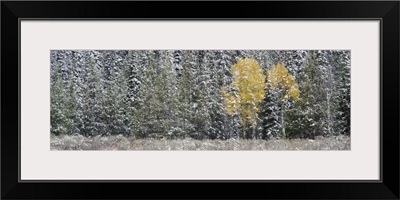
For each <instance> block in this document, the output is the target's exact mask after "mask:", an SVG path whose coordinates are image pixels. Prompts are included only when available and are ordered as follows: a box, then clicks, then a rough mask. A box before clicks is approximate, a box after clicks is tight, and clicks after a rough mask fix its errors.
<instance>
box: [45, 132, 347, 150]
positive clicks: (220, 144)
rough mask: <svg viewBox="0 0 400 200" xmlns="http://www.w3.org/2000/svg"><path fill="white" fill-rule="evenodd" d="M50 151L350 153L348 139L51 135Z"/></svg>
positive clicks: (345, 137)
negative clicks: (312, 151)
mask: <svg viewBox="0 0 400 200" xmlns="http://www.w3.org/2000/svg"><path fill="white" fill-rule="evenodd" d="M50 149H51V150H210V151H213V150H350V137H347V136H338V137H325V138H317V139H315V140H310V139H292V140H275V139H272V140H236V139H230V140H193V139H183V140H157V139H139V140H135V139H134V138H129V137H124V136H108V137H92V138H87V137H84V136H81V135H76V136H67V135H60V136H56V135H53V134H52V135H51V136H50Z"/></svg>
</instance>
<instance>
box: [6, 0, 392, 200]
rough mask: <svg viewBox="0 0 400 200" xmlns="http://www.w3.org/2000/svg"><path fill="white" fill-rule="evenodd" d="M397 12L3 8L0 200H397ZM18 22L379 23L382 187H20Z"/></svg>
mask: <svg viewBox="0 0 400 200" xmlns="http://www.w3.org/2000/svg"><path fill="white" fill-rule="evenodd" d="M399 7H400V3H399V2H398V1H352V2H346V1H336V2H335V1H304V2H301V1H293V2H290V1H281V2H277V1H254V2H240V1H231V2H227V1H218V2H211V1H203V2H194V1H193V2H189V1H185V2H183V1H171V2H167V1H159V2H155V1H147V2H139V1H115V2H107V1H85V2H82V1H70V2H65V1H59V2H57V1H2V2H1V50H2V51H1V74H2V76H1V78H2V81H1V83H2V87H1V90H2V92H1V93H2V98H1V102H2V103H1V104H2V115H1V116H2V117H1V119H2V120H1V121H2V123H1V198H2V199H86V198H87V199H122V198H127V199H171V198H172V199H182V198H188V199H193V198H196V199H205V198H218V199H222V198H224V199H253V198H259V199H260V198H261V199H399V66H400V65H399ZM153 8H157V9H153ZM160 8H162V9H160ZM21 19H69V20H80V19H93V20H97V19H106V20H109V19H113V20H115V19H119V20H124V19H139V20H140V19H146V20H151V19H175V20H176V19H178V20H200V19H201V20H214V19H226V20H230V19H236V20H268V19H275V20H286V19H292V20H293V19H306V20H320V19H324V20H326V19H335V20H349V19H357V20H363V19H378V20H380V21H381V27H380V28H381V51H380V55H381V66H380V67H381V69H380V71H381V83H380V89H381V90H380V94H381V97H380V102H381V103H380V108H381V110H380V113H381V116H380V124H381V159H380V160H381V180H380V181H361V180H358V181H251V180H249V181H135V182H133V181H51V182H50V181H47V182H46V181H44V182H38V181H23V182H22V181H20V176H19V159H20V157H19V148H20V145H19V144H20V143H19V137H18V135H19V133H20V131H21V126H20V113H21V106H20V102H21V93H20V92H21V88H20V83H21V79H20V66H19V64H20V60H19V52H20V43H19V35H20V33H19V31H20V30H19V25H20V20H21ZM17 74H18V79H17V78H16V76H17ZM17 80H18V84H15V83H16V81H17ZM17 119H18V121H17ZM17 125H18V129H16V127H17ZM147 189H150V190H152V191H154V192H151V193H149V192H148V190H147Z"/></svg>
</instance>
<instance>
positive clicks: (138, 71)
mask: <svg viewBox="0 0 400 200" xmlns="http://www.w3.org/2000/svg"><path fill="white" fill-rule="evenodd" d="M277 63H278V64H277ZM50 69H51V70H50V85H51V88H50V95H51V106H50V112H51V119H50V120H51V133H53V134H81V135H84V136H88V137H92V136H95V135H118V134H123V135H126V136H133V137H135V138H138V139H139V138H149V137H153V138H159V139H178V138H187V137H190V138H194V139H230V138H239V137H241V138H256V139H260V138H263V139H268V138H270V137H290V138H296V137H309V138H313V137H315V136H317V135H338V134H350V51H341V50H340V51H339V50H100V51H96V50H52V51H50ZM264 72H268V73H267V74H264ZM267 75H268V76H267ZM246 129H247V130H246ZM242 133H243V135H242V136H240V134H242Z"/></svg>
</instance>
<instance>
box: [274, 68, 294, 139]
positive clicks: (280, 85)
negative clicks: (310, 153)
mask: <svg viewBox="0 0 400 200" xmlns="http://www.w3.org/2000/svg"><path fill="white" fill-rule="evenodd" d="M267 75H268V81H267V85H268V86H270V88H271V89H272V90H273V91H274V92H276V93H277V94H278V96H279V99H280V101H281V108H282V109H281V120H282V121H281V123H282V134H283V136H284V137H286V133H285V125H284V122H285V121H284V118H283V112H284V111H283V109H284V104H285V103H286V102H287V101H288V100H289V99H290V98H292V99H293V100H295V101H297V100H298V99H299V96H300V90H299V86H298V85H297V83H296V81H295V77H294V76H292V75H291V74H290V73H289V72H288V70H287V69H286V68H285V66H284V65H283V64H282V63H278V64H276V65H274V66H272V68H271V69H270V70H268V72H267Z"/></svg>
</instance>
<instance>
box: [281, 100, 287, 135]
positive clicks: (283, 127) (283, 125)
mask: <svg viewBox="0 0 400 200" xmlns="http://www.w3.org/2000/svg"><path fill="white" fill-rule="evenodd" d="M283 109H284V105H283V102H282V104H281V121H282V135H283V137H284V138H286V132H285V120H284V119H283Z"/></svg>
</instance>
